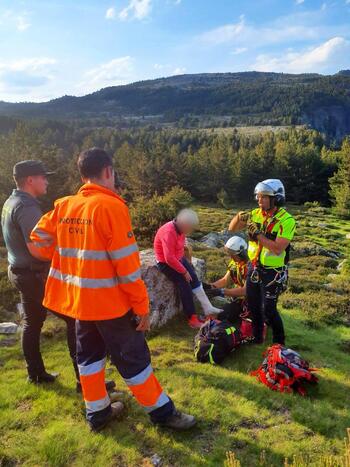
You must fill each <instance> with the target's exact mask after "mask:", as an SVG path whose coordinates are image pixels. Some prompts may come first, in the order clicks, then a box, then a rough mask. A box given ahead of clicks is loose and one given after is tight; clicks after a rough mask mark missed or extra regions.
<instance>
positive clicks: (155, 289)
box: [140, 250, 206, 328]
mask: <svg viewBox="0 0 350 467" xmlns="http://www.w3.org/2000/svg"><path fill="white" fill-rule="evenodd" d="M140 256H141V272H142V279H143V280H144V281H145V284H146V286H147V290H148V293H149V297H150V308H151V325H152V327H153V328H157V327H160V326H163V325H164V324H165V323H167V322H168V321H169V320H170V319H171V318H173V317H174V316H175V315H176V314H177V313H180V312H182V305H181V302H180V298H179V295H178V293H177V291H176V289H175V286H174V284H173V283H172V282H171V281H169V280H168V279H167V278H166V277H165V276H164V274H162V273H160V272H159V271H158V269H157V266H156V260H155V257H154V253H153V250H144V251H141V253H140ZM192 264H193V266H194V268H195V270H196V273H197V275H198V277H199V279H200V280H203V278H204V275H205V272H206V265H205V261H204V260H203V259H198V258H193V259H192Z"/></svg>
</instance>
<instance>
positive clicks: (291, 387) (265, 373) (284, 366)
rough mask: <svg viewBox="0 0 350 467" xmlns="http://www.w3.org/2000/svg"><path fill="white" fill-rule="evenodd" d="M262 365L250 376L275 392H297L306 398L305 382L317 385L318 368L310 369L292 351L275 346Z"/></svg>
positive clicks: (271, 348) (269, 351) (266, 355)
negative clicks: (316, 373) (316, 372)
mask: <svg viewBox="0 0 350 467" xmlns="http://www.w3.org/2000/svg"><path fill="white" fill-rule="evenodd" d="M264 357H265V358H264V361H263V363H262V365H261V366H260V367H259V368H258V369H257V370H256V371H252V372H251V373H250V374H251V375H252V376H256V377H257V379H258V380H259V381H261V382H262V383H263V384H265V385H266V386H268V387H269V388H270V389H272V390H273V391H280V392H293V391H296V392H298V393H299V394H301V395H302V396H305V394H306V390H305V388H304V386H303V383H304V382H309V383H317V381H318V379H317V376H316V375H315V374H314V373H313V372H315V371H317V370H316V368H310V366H309V363H308V362H307V361H306V360H303V359H302V358H301V356H300V355H299V354H298V353H297V352H295V351H294V350H292V349H288V348H286V347H283V346H282V345H280V344H274V345H272V346H271V347H269V348H268V349H267V350H266V352H265V353H264Z"/></svg>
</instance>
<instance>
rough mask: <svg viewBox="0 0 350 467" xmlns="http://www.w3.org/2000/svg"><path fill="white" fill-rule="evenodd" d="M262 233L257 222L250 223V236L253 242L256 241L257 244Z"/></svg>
mask: <svg viewBox="0 0 350 467" xmlns="http://www.w3.org/2000/svg"><path fill="white" fill-rule="evenodd" d="M261 233H262V232H261V230H260V229H259V227H258V224H256V223H255V222H250V223H249V224H248V234H249V238H250V239H251V240H254V241H255V242H256V241H257V240H258V235H260V234H261Z"/></svg>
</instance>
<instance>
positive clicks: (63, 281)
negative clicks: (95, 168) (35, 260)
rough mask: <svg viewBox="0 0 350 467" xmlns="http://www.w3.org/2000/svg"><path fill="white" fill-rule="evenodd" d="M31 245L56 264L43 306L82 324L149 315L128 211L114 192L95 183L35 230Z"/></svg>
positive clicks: (61, 204) (64, 200)
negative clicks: (86, 321) (91, 321)
mask: <svg viewBox="0 0 350 467" xmlns="http://www.w3.org/2000/svg"><path fill="white" fill-rule="evenodd" d="M31 239H32V241H33V242H34V244H35V245H36V246H37V247H38V248H39V249H40V251H41V254H42V255H43V256H44V257H46V258H48V259H49V258H52V263H51V269H50V272H49V277H48V280H47V283H46V290H45V299H44V302H43V303H44V306H45V307H47V308H48V309H50V310H53V311H56V312H58V313H62V314H64V315H67V316H72V317H74V318H76V319H81V320H105V319H112V318H116V317H120V316H123V315H124V314H125V313H126V312H127V311H128V310H130V309H133V311H134V313H136V314H138V315H143V314H146V313H147V312H148V306H149V302H148V295H147V290H146V287H145V284H144V282H143V281H142V279H141V270H140V257H139V253H138V247H137V243H136V241H135V237H134V234H133V232H132V227H131V221H130V216H129V210H128V208H127V206H126V204H125V202H124V201H123V199H122V198H121V197H120V196H118V195H117V194H116V193H114V192H113V191H111V190H109V189H107V188H104V187H102V186H100V185H95V184H92V183H89V184H85V185H83V186H82V187H81V189H80V190H79V192H78V193H77V194H76V195H74V196H68V197H66V198H62V199H60V200H58V201H56V203H55V208H54V209H53V210H52V211H50V212H49V213H47V214H45V215H44V216H43V217H42V218H41V219H40V221H39V222H38V223H37V225H36V226H35V228H34V230H33V232H32V234H31Z"/></svg>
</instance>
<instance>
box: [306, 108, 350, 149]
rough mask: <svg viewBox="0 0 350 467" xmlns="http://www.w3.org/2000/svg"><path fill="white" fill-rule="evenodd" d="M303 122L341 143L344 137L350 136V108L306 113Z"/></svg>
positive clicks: (316, 110)
mask: <svg viewBox="0 0 350 467" xmlns="http://www.w3.org/2000/svg"><path fill="white" fill-rule="evenodd" d="M302 122H303V123H305V124H307V125H309V126H310V127H311V128H314V129H315V130H318V131H320V132H321V133H325V134H326V135H327V136H329V137H330V138H334V139H336V140H337V141H340V140H342V139H343V138H344V135H348V134H350V108H347V107H343V106H329V107H320V108H316V109H313V110H312V111H308V112H307V113H305V114H304V115H303V116H302Z"/></svg>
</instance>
